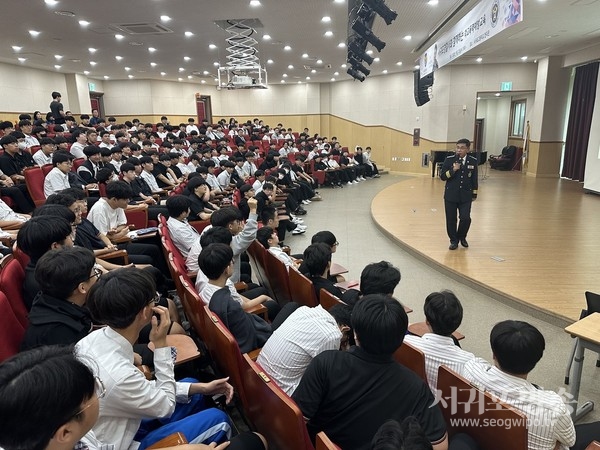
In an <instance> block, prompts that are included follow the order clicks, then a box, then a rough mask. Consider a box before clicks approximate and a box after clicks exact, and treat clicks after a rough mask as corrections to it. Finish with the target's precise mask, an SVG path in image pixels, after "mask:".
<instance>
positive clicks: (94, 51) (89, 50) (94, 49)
mask: <svg viewBox="0 0 600 450" xmlns="http://www.w3.org/2000/svg"><path fill="white" fill-rule="evenodd" d="M97 51H98V49H97V48H94V47H90V48H88V52H90V53H96V52H97Z"/></svg>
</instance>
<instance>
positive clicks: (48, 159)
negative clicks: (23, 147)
mask: <svg viewBox="0 0 600 450" xmlns="http://www.w3.org/2000/svg"><path fill="white" fill-rule="evenodd" d="M33 160H34V161H35V163H36V164H37V165H38V166H40V167H42V166H43V165H44V164H52V153H50V154H49V155H46V154H45V153H44V152H43V151H41V150H38V151H37V152H35V153H34V155H33Z"/></svg>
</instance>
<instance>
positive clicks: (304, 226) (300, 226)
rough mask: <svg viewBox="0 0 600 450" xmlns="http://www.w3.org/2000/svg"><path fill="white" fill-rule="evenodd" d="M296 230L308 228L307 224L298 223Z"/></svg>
mask: <svg viewBox="0 0 600 450" xmlns="http://www.w3.org/2000/svg"><path fill="white" fill-rule="evenodd" d="M295 229H296V230H308V227H307V226H306V225H298V224H296V228H295Z"/></svg>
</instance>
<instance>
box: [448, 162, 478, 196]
mask: <svg viewBox="0 0 600 450" xmlns="http://www.w3.org/2000/svg"><path fill="white" fill-rule="evenodd" d="M455 162H460V158H459V157H458V156H457V155H454V156H448V157H447V158H446V159H445V161H444V165H443V166H442V173H441V175H440V178H441V179H442V180H444V181H445V182H446V189H445V191H444V200H446V201H449V202H456V203H464V202H470V201H472V200H474V199H476V198H477V158H475V157H473V156H470V155H468V154H467V156H466V157H465V164H463V165H462V166H461V168H460V169H458V170H457V171H456V172H455V171H454V170H453V169H452V166H453V164H454V163H455Z"/></svg>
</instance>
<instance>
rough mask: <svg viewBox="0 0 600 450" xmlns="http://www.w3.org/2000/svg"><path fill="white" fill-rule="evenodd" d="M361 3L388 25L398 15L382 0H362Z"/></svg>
mask: <svg viewBox="0 0 600 450" xmlns="http://www.w3.org/2000/svg"><path fill="white" fill-rule="evenodd" d="M363 3H364V4H365V5H367V6H369V8H371V9H372V10H373V11H375V12H376V13H377V14H379V15H380V16H381V18H382V19H383V20H385V23H386V24H388V25H390V24H391V23H392V22H393V21H394V20H396V17H398V13H397V12H396V11H392V10H391V9H390V8H388V6H387V5H386V4H385V2H384V1H383V0H363Z"/></svg>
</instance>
